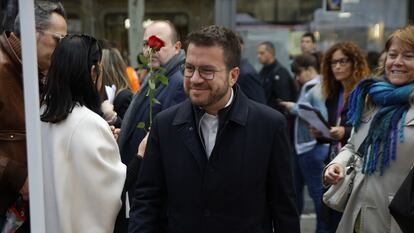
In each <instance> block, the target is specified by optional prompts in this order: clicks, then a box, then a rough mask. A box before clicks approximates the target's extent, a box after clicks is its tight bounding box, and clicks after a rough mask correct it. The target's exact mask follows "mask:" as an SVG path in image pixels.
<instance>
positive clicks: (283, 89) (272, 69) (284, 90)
mask: <svg viewBox="0 0 414 233" xmlns="http://www.w3.org/2000/svg"><path fill="white" fill-rule="evenodd" d="M275 55H276V54H275V47H274V45H273V44H272V43H271V42H269V41H265V42H262V43H260V45H259V46H258V47H257V58H258V59H259V62H260V63H261V64H262V65H263V68H262V70H260V73H259V74H260V78H261V81H262V85H263V88H264V89H265V95H266V101H267V105H269V106H270V107H272V108H274V109H276V110H279V111H280V112H284V109H283V108H282V107H281V106H280V105H279V104H278V102H279V101H292V102H295V101H296V96H297V87H296V84H295V81H294V80H293V78H292V76H291V75H290V73H289V71H288V70H287V69H286V68H285V67H283V66H282V64H280V63H279V62H278V61H277V59H276V58H275Z"/></svg>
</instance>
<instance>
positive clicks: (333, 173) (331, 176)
mask: <svg viewBox="0 0 414 233" xmlns="http://www.w3.org/2000/svg"><path fill="white" fill-rule="evenodd" d="M344 170H345V169H344V167H343V166H342V165H339V164H332V165H330V166H329V167H328V168H326V170H325V174H324V175H323V181H324V182H325V183H326V184H337V183H338V182H339V181H341V180H342V179H343V178H344Z"/></svg>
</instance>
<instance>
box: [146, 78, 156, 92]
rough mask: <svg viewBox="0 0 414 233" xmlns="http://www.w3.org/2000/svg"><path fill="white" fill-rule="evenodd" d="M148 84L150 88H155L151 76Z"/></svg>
mask: <svg viewBox="0 0 414 233" xmlns="http://www.w3.org/2000/svg"><path fill="white" fill-rule="evenodd" d="M148 85H149V87H150V89H153V90H155V82H154V80H153V79H152V78H150V79H149V80H148Z"/></svg>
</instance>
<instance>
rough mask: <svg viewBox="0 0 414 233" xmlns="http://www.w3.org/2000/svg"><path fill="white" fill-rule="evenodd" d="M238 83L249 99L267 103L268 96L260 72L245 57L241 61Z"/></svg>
mask: <svg viewBox="0 0 414 233" xmlns="http://www.w3.org/2000/svg"><path fill="white" fill-rule="evenodd" d="M237 84H238V85H239V86H240V88H241V90H242V91H243V92H244V94H245V95H246V96H247V97H248V98H249V99H251V100H254V101H256V102H259V103H262V104H266V97H265V93H264V89H263V87H262V84H261V83H260V77H259V74H258V73H257V71H256V70H255V69H254V67H253V66H252V65H251V64H250V63H249V61H247V59H245V58H243V59H241V61H240V74H239V78H238V79H237Z"/></svg>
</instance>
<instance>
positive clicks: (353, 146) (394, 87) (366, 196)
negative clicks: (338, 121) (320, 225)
mask: <svg viewBox="0 0 414 233" xmlns="http://www.w3.org/2000/svg"><path fill="white" fill-rule="evenodd" d="M385 51H386V54H387V55H386V60H385V65H384V67H383V71H384V72H383V73H384V75H383V76H382V77H381V78H380V79H366V80H363V81H362V82H360V84H359V85H358V86H357V88H356V89H355V90H354V91H353V92H352V93H351V95H350V97H349V100H348V104H349V111H348V118H349V122H350V123H351V124H352V126H353V133H352V135H351V137H350V140H349V141H348V144H347V145H346V146H345V147H344V148H342V150H341V152H340V153H339V154H338V155H337V157H335V159H334V160H333V161H332V162H331V163H330V164H328V166H327V167H326V168H325V172H324V182H325V183H327V184H336V183H338V182H339V181H340V180H341V179H343V177H344V169H345V166H346V165H347V162H348V161H349V159H350V157H351V156H352V154H353V153H355V151H359V152H360V153H361V155H362V156H363V163H362V166H361V167H360V168H357V172H359V173H360V174H362V175H361V176H357V177H358V178H356V179H355V183H354V187H353V190H352V193H351V196H350V198H349V200H348V203H347V206H346V208H345V211H344V213H343V216H342V219H341V222H340V223H339V226H338V229H337V233H350V232H357V233H373V232H375V233H382V232H384V233H385V232H387V233H388V232H391V233H399V232H402V231H401V229H400V228H399V226H398V224H397V223H396V222H395V220H394V219H393V217H392V216H391V215H390V212H389V210H388V205H389V203H390V202H391V200H392V199H393V197H394V194H395V192H396V191H397V190H398V188H399V187H400V185H401V183H402V182H403V180H404V178H405V177H406V176H407V174H408V172H409V171H410V169H411V167H412V164H413V163H414V155H413V151H414V107H413V104H414V94H413V90H414V26H406V27H403V28H400V29H397V30H396V31H394V32H393V33H392V34H391V35H390V36H389V38H388V40H387V42H386V44H385Z"/></svg>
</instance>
